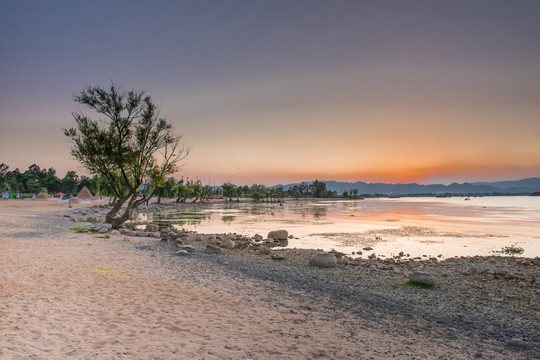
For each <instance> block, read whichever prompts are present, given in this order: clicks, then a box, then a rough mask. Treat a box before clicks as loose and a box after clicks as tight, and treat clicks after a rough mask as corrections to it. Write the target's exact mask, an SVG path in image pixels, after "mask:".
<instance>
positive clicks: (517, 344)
mask: <svg viewBox="0 0 540 360" xmlns="http://www.w3.org/2000/svg"><path fill="white" fill-rule="evenodd" d="M508 346H510V347H513V348H514V349H519V350H529V349H530V348H531V345H529V343H528V342H526V341H523V340H522V339H519V338H514V339H512V340H510V341H509V342H508Z"/></svg>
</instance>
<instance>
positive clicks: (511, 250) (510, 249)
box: [501, 245, 525, 255]
mask: <svg viewBox="0 0 540 360" xmlns="http://www.w3.org/2000/svg"><path fill="white" fill-rule="evenodd" d="M524 251H525V249H523V248H522V247H519V246H516V245H510V246H505V247H503V248H502V250H501V252H502V253H503V254H506V255H521V254H523V252H524Z"/></svg>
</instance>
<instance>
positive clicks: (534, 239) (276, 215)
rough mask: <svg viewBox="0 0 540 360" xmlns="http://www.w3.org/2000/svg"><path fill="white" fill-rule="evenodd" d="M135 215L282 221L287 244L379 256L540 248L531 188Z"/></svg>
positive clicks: (227, 223)
mask: <svg viewBox="0 0 540 360" xmlns="http://www.w3.org/2000/svg"><path fill="white" fill-rule="evenodd" d="M140 216H141V219H145V220H150V221H153V222H156V223H158V224H160V225H161V226H163V227H167V226H169V227H173V228H176V229H182V228H183V229H186V230H190V231H197V232H199V233H208V234H210V233H236V234H242V235H246V236H253V235H254V234H256V233H259V234H260V235H262V236H265V235H266V234H267V233H268V232H269V231H272V230H276V229H286V230H287V231H288V232H289V233H290V234H292V235H293V239H291V240H290V241H289V244H288V248H300V249H321V250H326V251H328V250H331V249H334V250H336V251H339V252H343V253H346V254H350V255H355V256H360V257H367V256H369V255H370V254H371V253H365V251H361V250H362V248H364V247H367V246H369V247H372V248H373V252H374V253H376V254H377V255H378V256H383V257H392V256H395V255H397V254H399V253H400V252H404V253H405V254H409V255H410V256H411V257H419V256H420V257H422V256H424V257H433V256H439V255H442V256H443V257H444V258H449V257H453V256H471V255H481V256H489V255H493V254H497V253H498V252H499V251H501V249H502V248H503V247H507V246H516V247H521V248H523V249H524V253H523V254H522V255H523V256H527V257H536V256H540V198H539V197H532V196H512V197H505V196H500V197H472V198H470V200H468V201H465V198H464V197H453V198H444V199H441V198H433V197H432V198H429V197H424V198H397V199H388V198H382V199H365V200H329V199H321V200H313V199H309V200H307V199H300V200H286V201H285V202H284V203H283V204H279V203H253V202H250V201H247V200H243V201H241V202H231V203H224V202H218V203H210V204H180V205H177V204H164V205H162V206H152V205H151V206H149V207H146V208H145V207H142V208H141V209H140ZM359 252H360V253H361V254H359ZM353 253H354V254H353Z"/></svg>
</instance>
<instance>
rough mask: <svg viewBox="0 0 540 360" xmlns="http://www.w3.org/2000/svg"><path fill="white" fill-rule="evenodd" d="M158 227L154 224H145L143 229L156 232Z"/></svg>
mask: <svg viewBox="0 0 540 360" xmlns="http://www.w3.org/2000/svg"><path fill="white" fill-rule="evenodd" d="M158 229H159V226H157V225H156V224H148V225H146V228H145V230H146V231H148V232H156V231H158Z"/></svg>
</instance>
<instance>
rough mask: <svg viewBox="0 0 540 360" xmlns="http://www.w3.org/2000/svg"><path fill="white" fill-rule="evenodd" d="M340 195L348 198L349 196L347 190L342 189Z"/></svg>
mask: <svg viewBox="0 0 540 360" xmlns="http://www.w3.org/2000/svg"><path fill="white" fill-rule="evenodd" d="M341 197H342V198H349V197H350V195H349V192H348V191H347V190H343V193H342V194H341Z"/></svg>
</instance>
